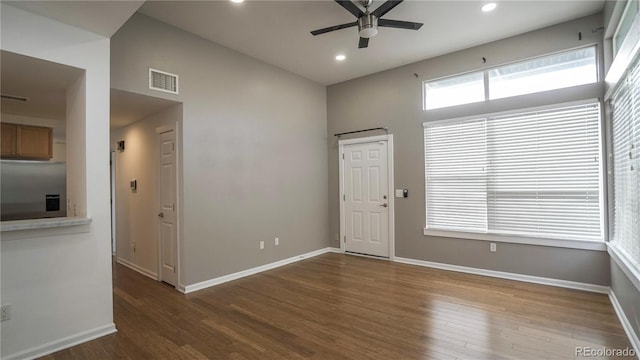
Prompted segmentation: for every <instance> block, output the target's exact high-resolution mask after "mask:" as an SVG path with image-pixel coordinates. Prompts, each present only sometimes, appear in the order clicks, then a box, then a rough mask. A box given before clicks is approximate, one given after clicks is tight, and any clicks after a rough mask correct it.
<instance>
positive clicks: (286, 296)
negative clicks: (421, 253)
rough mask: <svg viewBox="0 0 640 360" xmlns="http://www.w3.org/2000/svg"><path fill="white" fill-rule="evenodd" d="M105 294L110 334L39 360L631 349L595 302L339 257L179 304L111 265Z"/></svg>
mask: <svg viewBox="0 0 640 360" xmlns="http://www.w3.org/2000/svg"><path fill="white" fill-rule="evenodd" d="M113 294H114V316H115V323H116V326H117V328H118V333H116V334H113V335H109V336H105V337H102V338H100V339H97V340H94V341H91V342H88V343H85V344H82V345H79V346H75V347H73V348H70V349H67V350H63V351H60V352H58V353H55V354H52V355H50V356H47V357H45V359H83V360H84V359H309V358H311V359H491V360H498V359H547V358H548V359H573V358H574V357H575V348H576V347H583V346H586V347H590V348H593V349H601V348H604V347H606V348H626V347H630V346H631V345H630V344H629V342H628V340H627V338H626V336H625V334H624V331H623V329H622V328H621V325H620V323H619V322H618V319H617V317H616V315H615V313H614V310H613V308H612V306H611V304H610V303H609V299H608V297H607V296H606V295H602V294H593V293H588V292H583V291H577V290H567V289H561V288H556V287H550V286H543V285H536V284H528V283H522V282H516V281H509V280H502V279H493V278H487V277H482V276H475V275H468V274H461V273H456V272H449V271H442V270H434V269H428V268H422V267H417V266H411V265H404V264H398V263H392V262H388V261H383V260H374V259H368V258H363V257H356V256H348V255H341V254H326V255H322V256H318V257H315V258H312V259H308V260H303V261H300V262H297V263H294V264H291V265H287V266H284V267H281V268H278V269H274V270H271V271H267V272H264V273H261V274H258V275H253V276H250V277H246V278H243V279H240V280H236V281H233V282H229V283H225V284H222V285H219V286H216V287H213V288H209V289H205V290H201V291H198V292H195V293H192V294H189V295H183V294H180V293H178V292H177V291H175V290H174V289H173V288H172V287H170V286H168V285H166V284H163V283H158V282H155V281H153V280H151V279H149V278H146V277H144V276H142V275H140V274H138V273H136V272H134V271H132V270H129V269H127V268H125V267H123V266H122V265H114V291H113ZM627 359H629V358H627Z"/></svg>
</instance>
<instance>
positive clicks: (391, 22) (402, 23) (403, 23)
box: [378, 19, 423, 30]
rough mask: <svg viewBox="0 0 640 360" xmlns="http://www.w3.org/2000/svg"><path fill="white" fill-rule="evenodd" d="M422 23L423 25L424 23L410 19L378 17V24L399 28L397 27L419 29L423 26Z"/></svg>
mask: <svg viewBox="0 0 640 360" xmlns="http://www.w3.org/2000/svg"><path fill="white" fill-rule="evenodd" d="M422 25H423V24H422V23H415V22H410V21H398V20H388V19H378V26H384V27H390V28H397V29H407V30H418V29H420V28H421V27H422Z"/></svg>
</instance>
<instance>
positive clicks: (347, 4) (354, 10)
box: [335, 0, 364, 18]
mask: <svg viewBox="0 0 640 360" xmlns="http://www.w3.org/2000/svg"><path fill="white" fill-rule="evenodd" d="M335 1H336V2H337V3H338V4H339V5H340V6H342V7H343V8H345V9H347V11H348V12H350V13H351V14H352V15H353V16H355V17H357V18H360V17H361V16H362V15H364V13H363V12H362V10H360V8H359V7H357V6H356V4H354V3H353V2H351V1H350V0H335Z"/></svg>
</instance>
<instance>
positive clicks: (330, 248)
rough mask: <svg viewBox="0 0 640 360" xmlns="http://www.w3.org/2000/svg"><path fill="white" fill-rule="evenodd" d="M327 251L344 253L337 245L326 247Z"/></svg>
mask: <svg viewBox="0 0 640 360" xmlns="http://www.w3.org/2000/svg"><path fill="white" fill-rule="evenodd" d="M327 252H330V253H336V254H344V251H343V250H342V249H340V248H337V247H328V248H327Z"/></svg>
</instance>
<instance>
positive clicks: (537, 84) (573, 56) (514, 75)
mask: <svg viewBox="0 0 640 360" xmlns="http://www.w3.org/2000/svg"><path fill="white" fill-rule="evenodd" d="M597 81H598V69H597V67H596V48H595V47H588V48H584V49H579V50H573V51H567V52H563V53H561V54H556V55H551V56H545V57H541V58H537V59H534V60H529V61H523V62H519V63H516V64H511V65H506V66H501V67H497V68H494V69H491V70H489V99H492V100H493V99H501V98H505V97H510V96H517V95H523V94H532V93H536V92H541V91H547V90H554V89H561V88H566V87H570V86H576V85H584V84H592V83H595V82H597Z"/></svg>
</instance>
